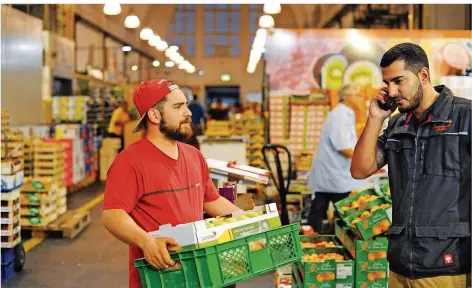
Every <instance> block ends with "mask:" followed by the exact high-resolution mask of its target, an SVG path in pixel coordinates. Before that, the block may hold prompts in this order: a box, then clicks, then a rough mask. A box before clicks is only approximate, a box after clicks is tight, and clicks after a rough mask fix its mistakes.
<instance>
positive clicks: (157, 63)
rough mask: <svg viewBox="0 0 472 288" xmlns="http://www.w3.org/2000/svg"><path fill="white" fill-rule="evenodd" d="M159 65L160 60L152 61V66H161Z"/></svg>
mask: <svg viewBox="0 0 472 288" xmlns="http://www.w3.org/2000/svg"><path fill="white" fill-rule="evenodd" d="M159 65H161V63H160V62H159V61H157V60H154V61H153V62H152V66H154V67H159Z"/></svg>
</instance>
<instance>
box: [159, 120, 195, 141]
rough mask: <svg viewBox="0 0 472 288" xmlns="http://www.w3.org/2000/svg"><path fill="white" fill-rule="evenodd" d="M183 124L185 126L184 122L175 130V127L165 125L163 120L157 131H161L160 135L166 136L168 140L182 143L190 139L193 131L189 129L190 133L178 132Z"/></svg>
mask: <svg viewBox="0 0 472 288" xmlns="http://www.w3.org/2000/svg"><path fill="white" fill-rule="evenodd" d="M183 124H186V122H184V123H180V124H179V127H177V128H175V127H171V126H169V125H167V122H166V121H165V120H164V119H162V121H161V124H160V125H159V129H160V130H161V132H162V134H164V135H166V136H167V137H169V138H170V139H173V140H176V141H180V142H184V141H187V140H188V139H190V138H191V137H192V135H193V130H192V129H189V131H190V132H187V131H184V132H182V131H180V130H181V129H180V128H181V127H182V125H183Z"/></svg>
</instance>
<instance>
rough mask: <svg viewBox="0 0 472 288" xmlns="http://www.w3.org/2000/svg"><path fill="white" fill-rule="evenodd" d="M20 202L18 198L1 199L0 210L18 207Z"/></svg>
mask: <svg viewBox="0 0 472 288" xmlns="http://www.w3.org/2000/svg"><path fill="white" fill-rule="evenodd" d="M19 203H20V200H19V199H14V200H2V201H1V204H2V206H1V210H0V211H1V212H10V211H13V210H15V209H17V208H18V204H19Z"/></svg>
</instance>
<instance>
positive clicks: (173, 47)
mask: <svg viewBox="0 0 472 288" xmlns="http://www.w3.org/2000/svg"><path fill="white" fill-rule="evenodd" d="M168 50H174V51H176V52H177V51H178V50H179V47H178V46H175V45H172V46H170V47H169V48H168Z"/></svg>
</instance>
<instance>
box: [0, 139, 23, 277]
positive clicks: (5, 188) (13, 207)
mask: <svg viewBox="0 0 472 288" xmlns="http://www.w3.org/2000/svg"><path fill="white" fill-rule="evenodd" d="M22 141H23V138H22V136H21V134H18V133H15V134H13V133H5V134H4V133H2V140H1V144H2V145H1V146H2V147H1V148H2V165H1V166H2V168H1V169H2V185H1V192H2V193H1V208H0V212H1V219H0V223H1V248H2V251H1V254H2V257H1V275H2V281H6V280H8V279H9V278H11V277H12V276H13V274H14V272H15V270H17V269H18V267H17V264H15V254H16V253H15V251H16V250H17V246H18V244H19V243H20V242H21V226H20V211H19V210H20V206H19V197H20V190H19V188H20V187H21V185H22V184H23V180H24V174H23V147H24V144H23V142H22ZM20 246H21V245H20Z"/></svg>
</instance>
